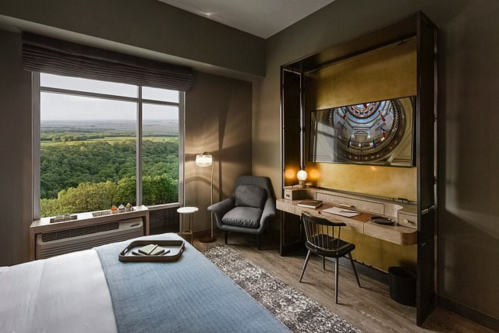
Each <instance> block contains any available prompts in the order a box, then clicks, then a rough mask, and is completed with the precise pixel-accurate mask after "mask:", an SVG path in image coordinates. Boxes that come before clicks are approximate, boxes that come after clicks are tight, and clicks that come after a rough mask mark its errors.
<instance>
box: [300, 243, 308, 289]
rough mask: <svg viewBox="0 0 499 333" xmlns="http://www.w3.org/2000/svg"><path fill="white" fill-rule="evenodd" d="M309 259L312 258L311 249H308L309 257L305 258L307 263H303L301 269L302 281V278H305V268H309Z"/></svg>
mask: <svg viewBox="0 0 499 333" xmlns="http://www.w3.org/2000/svg"><path fill="white" fill-rule="evenodd" d="M308 259H310V250H308V253H307V258H305V263H304V264H303V268H302V270H301V275H300V282H301V279H303V274H305V268H307V264H308Z"/></svg>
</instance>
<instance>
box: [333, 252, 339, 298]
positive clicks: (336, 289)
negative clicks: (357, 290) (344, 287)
mask: <svg viewBox="0 0 499 333" xmlns="http://www.w3.org/2000/svg"><path fill="white" fill-rule="evenodd" d="M339 269H340V258H335V261H334V280H335V281H334V293H335V298H336V304H338V289H339V288H338V287H339V286H338V277H339V272H338V271H339Z"/></svg>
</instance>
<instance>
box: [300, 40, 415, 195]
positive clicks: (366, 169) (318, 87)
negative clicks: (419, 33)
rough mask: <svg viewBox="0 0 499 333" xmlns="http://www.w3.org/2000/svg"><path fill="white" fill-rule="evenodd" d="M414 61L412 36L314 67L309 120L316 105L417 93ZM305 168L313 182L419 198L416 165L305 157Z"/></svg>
mask: <svg viewBox="0 0 499 333" xmlns="http://www.w3.org/2000/svg"><path fill="white" fill-rule="evenodd" d="M416 65H417V63H416V41H415V40H414V39H411V40H409V41H407V42H405V43H403V44H397V45H391V46H388V47H385V48H382V49H378V50H376V51H372V52H369V53H366V54H363V55H360V56H357V57H354V58H351V59H347V60H344V61H342V62H339V63H337V64H335V65H333V66H330V67H327V68H324V69H322V70H320V71H316V72H313V73H310V74H309V75H308V76H307V82H306V84H307V89H306V110H307V116H306V119H307V121H308V120H309V119H310V111H312V110H319V109H327V108H331V107H336V106H342V105H350V104H356V103H361V102H370V101H376V100H383V99H391V98H397V97H404V96H414V95H416V92H417V87H416V83H417V82H416V69H417V66H416ZM306 148H307V149H308V147H306ZM306 156H308V153H307V155H306ZM306 169H307V172H308V173H309V182H311V183H312V184H313V185H315V186H320V187H324V188H332V189H338V190H344V191H350V192H357V193H365V194H371V195H378V196H383V197H390V198H406V199H409V200H412V201H416V200H417V187H416V182H417V170H416V168H400V167H380V166H367V165H352V164H330V163H311V162H307V166H306Z"/></svg>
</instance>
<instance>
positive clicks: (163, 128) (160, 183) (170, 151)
mask: <svg viewBox="0 0 499 333" xmlns="http://www.w3.org/2000/svg"><path fill="white" fill-rule="evenodd" d="M178 129H179V110H178V107H174V106H166V105H155V104H143V112H142V194H143V195H142V201H143V204H145V205H157V204H163V203H168V202H176V201H177V200H178V178H179V175H178V163H179V162H178V155H179V140H178Z"/></svg>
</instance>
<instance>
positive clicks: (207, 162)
mask: <svg viewBox="0 0 499 333" xmlns="http://www.w3.org/2000/svg"><path fill="white" fill-rule="evenodd" d="M196 165H197V166H199V167H201V168H207V167H210V166H211V183H210V189H211V196H210V205H213V169H214V166H215V163H213V155H211V154H208V153H207V152H204V153H202V154H198V155H196ZM210 218H211V236H209V235H208V236H203V237H200V238H199V241H200V242H202V243H211V242H214V241H215V240H216V237H215V236H214V234H213V213H211V212H210Z"/></svg>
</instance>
